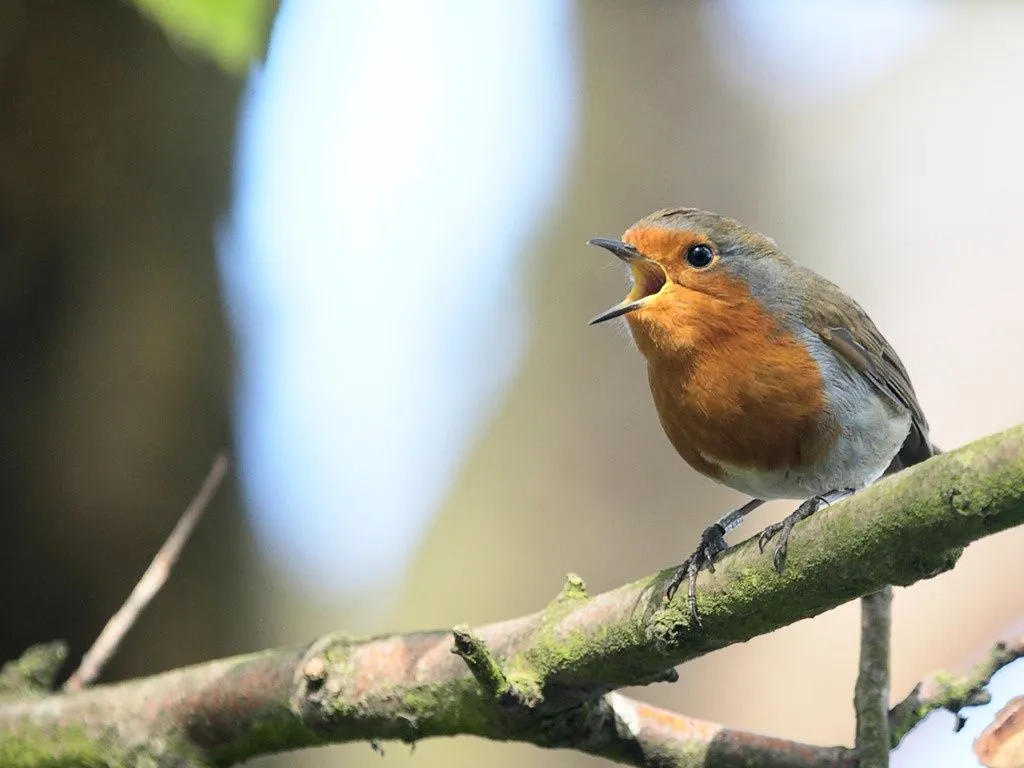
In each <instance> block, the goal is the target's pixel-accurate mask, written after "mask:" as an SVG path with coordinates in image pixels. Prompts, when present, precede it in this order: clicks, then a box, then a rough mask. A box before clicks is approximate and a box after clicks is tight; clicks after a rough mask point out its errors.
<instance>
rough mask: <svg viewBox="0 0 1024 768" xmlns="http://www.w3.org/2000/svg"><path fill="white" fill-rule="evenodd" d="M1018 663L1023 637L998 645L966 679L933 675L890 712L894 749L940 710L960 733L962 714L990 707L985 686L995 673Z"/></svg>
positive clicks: (939, 673) (1023, 652) (1023, 648)
mask: <svg viewBox="0 0 1024 768" xmlns="http://www.w3.org/2000/svg"><path fill="white" fill-rule="evenodd" d="M1018 659H1024V635H1021V636H1020V637H1017V638H1014V639H1013V640H1005V641H1001V642H998V643H996V644H995V645H994V646H993V647H992V650H990V651H989V653H988V655H987V656H986V657H985V658H984V659H982V660H981V661H980V662H979V663H978V664H977V665H976V666H975V667H974V669H972V670H971V671H970V672H969V673H968V674H966V675H962V676H959V677H958V676H956V675H951V674H950V673H948V672H945V671H937V672H933V673H932V674H931V675H929V676H928V677H927V678H925V679H924V680H922V681H921V682H920V683H918V684H917V685H915V686H914V689H913V690H912V691H911V692H910V693H909V694H907V697H906V698H905V699H903V701H901V702H900V703H899V704H897V705H896V706H895V707H893V708H892V709H891V710H889V734H890V739H891V743H892V746H894V747H895V746H896V745H897V744H899V743H900V741H902V740H903V737H904V736H906V735H907V734H908V733H909V732H910V729H911V728H913V727H914V726H915V725H917V724H918V723H919V722H921V721H922V720H924V719H925V718H926V717H928V715H930V714H931V713H932V712H935V711H937V710H939V709H945V710H947V711H948V712H951V713H952V714H953V715H955V716H956V718H957V720H956V730H958V731H959V730H960V728H962V727H963V725H964V722H965V720H964V717H963V716H962V715H961V713H960V710H962V709H963V708H964V707H977V706H980V705H982V704H988V703H989V701H991V699H992V697H991V696H990V694H989V692H988V691H986V690H985V686H987V685H988V684H989V682H990V681H991V680H992V677H993V675H995V674H996V672H998V671H999V670H1001V669H1002V668H1003V667H1005V666H1007V665H1008V664H1012V663H1013V662H1015V661H1017V660H1018Z"/></svg>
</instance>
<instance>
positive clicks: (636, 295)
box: [587, 237, 667, 325]
mask: <svg viewBox="0 0 1024 768" xmlns="http://www.w3.org/2000/svg"><path fill="white" fill-rule="evenodd" d="M587 245H596V246H598V247H600V248H604V249H605V250H606V251H611V252H612V253H613V254H615V255H616V256H618V257H619V258H620V259H622V260H623V261H624V262H626V264H628V265H629V268H630V271H631V272H632V273H633V290H631V291H630V292H629V295H628V296H627V297H626V298H625V299H623V300H622V301H621V302H619V303H618V304H616V305H615V306H614V307H612V308H611V309H607V310H605V311H604V312H602V313H601V314H600V315H598V316H597V317H595V318H594V319H593V320H591V321H590V323H589V325H597V324H598V323H603V322H604V321H605V320H611V319H613V318H616V317H621V316H622V315H625V314H628V313H630V312H634V311H636V310H638V309H640V308H641V307H642V306H643V305H644V302H645V301H646V300H647V299H648V298H649V297H650V296H653V295H654V294H656V293H657V292H658V291H660V290H661V289H662V288H663V287H664V286H665V283H666V282H667V278H666V275H665V270H664V269H662V267H661V265H660V264H658V262H656V261H654V260H652V259H648V258H647V257H646V256H644V255H643V254H642V253H640V251H638V250H637V249H636V248H634V247H633V246H632V245H630V244H629V243H624V242H622V241H621V240H609V239H608V238H606V237H595V238H593V239H592V240H587Z"/></svg>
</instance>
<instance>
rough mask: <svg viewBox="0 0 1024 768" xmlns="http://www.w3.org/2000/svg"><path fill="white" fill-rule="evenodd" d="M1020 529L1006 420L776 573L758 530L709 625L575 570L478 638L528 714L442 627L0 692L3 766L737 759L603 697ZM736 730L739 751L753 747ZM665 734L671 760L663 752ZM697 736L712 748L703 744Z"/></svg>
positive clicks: (798, 758) (656, 591)
mask: <svg viewBox="0 0 1024 768" xmlns="http://www.w3.org/2000/svg"><path fill="white" fill-rule="evenodd" d="M1022 522H1024V427H1016V428H1014V429H1010V430H1007V431H1006V432H1003V433H1001V434H998V435H994V436H991V437H988V438H985V439H983V440H980V441H978V442H976V443H973V444H972V445H969V446H967V447H965V448H962V449H960V450H958V451H954V452H951V453H948V454H943V455H941V456H938V457H936V458H934V459H932V460H930V461H928V462H926V463H925V464H922V465H919V466H916V467H913V468H912V469H909V470H906V471H905V472H901V473H899V474H897V475H895V476H893V477H891V478H887V479H885V480H883V481H881V482H879V483H878V484H876V485H875V486H873V487H871V488H870V489H867V490H866V491H864V492H862V493H861V494H858V495H857V496H855V497H853V498H851V499H848V500H846V501H843V502H841V503H838V504H835V505H833V506H832V507H830V508H828V509H826V510H823V511H822V512H819V513H818V514H817V515H815V516H814V517H812V518H811V519H809V520H807V521H805V522H803V523H801V524H800V525H799V526H797V528H796V529H795V530H794V533H793V536H792V538H791V540H790V547H789V556H788V560H787V564H786V568H785V570H784V571H783V573H781V574H779V573H776V571H775V569H774V568H773V567H772V562H771V558H770V557H766V556H762V555H760V554H759V553H758V552H757V547H756V545H755V544H754V543H753V542H752V541H748V542H745V543H744V544H741V545H739V546H737V547H735V548H734V549H732V550H730V551H729V552H727V553H726V554H725V556H723V557H722V558H721V560H720V561H719V563H718V564H717V567H716V569H715V573H714V574H702V576H701V578H700V581H699V583H698V590H699V600H700V613H701V617H702V622H703V625H702V627H699V628H694V627H691V626H690V624H689V611H688V610H687V606H686V605H685V602H686V601H685V599H684V600H682V601H676V602H674V603H672V604H669V605H666V604H664V603H663V601H662V595H663V591H664V585H665V583H666V581H667V580H668V579H669V578H670V577H671V575H672V569H669V570H666V571H664V572H662V573H659V574H656V575H653V576H651V577H648V578H645V579H642V580H640V581H637V582H635V583H633V584H628V585H626V586H623V587H620V588H619V589H616V590H613V591H611V592H606V593H604V594H600V595H596V596H593V597H591V596H588V595H587V594H586V591H585V589H584V588H583V587H582V582H578V580H575V581H573V580H570V582H569V583H568V584H567V586H566V588H565V589H564V590H563V591H562V593H561V594H560V595H559V596H558V597H557V598H556V599H555V600H553V601H552V603H551V604H550V605H549V606H547V607H546V608H545V609H544V610H542V611H540V612H538V613H535V614H533V615H530V616H525V617H522V618H518V619H512V620H509V621H505V622H501V623H498V624H491V625H488V626H484V627H479V628H477V629H475V630H473V632H472V636H474V637H475V638H478V639H479V641H480V644H481V645H480V646H479V647H480V648H486V649H487V653H488V654H491V655H492V657H491V658H492V660H494V661H495V664H498V662H497V661H496V660H499V659H500V660H501V665H500V666H498V670H499V672H501V674H502V675H503V676H504V677H505V679H506V681H512V682H515V683H518V682H519V681H518V680H514V678H513V672H518V671H520V670H522V671H523V674H524V677H525V678H526V679H528V680H530V681H531V684H532V685H534V686H535V690H536V695H537V701H536V704H535V706H533V707H532V709H531V714H530V716H529V717H508V716H507V712H506V711H505V709H504V708H502V707H501V706H500V704H499V702H498V701H496V700H495V696H494V692H493V691H492V690H491V688H492V687H493V686H492V684H491V682H487V681H488V680H490V681H492V682H493V681H496V680H500V678H497V677H495V676H494V675H492V674H491V673H490V672H488V673H487V674H486V675H484V677H485V683H484V684H481V681H480V680H479V679H478V677H475V676H474V675H473V674H472V673H471V671H470V668H469V667H468V666H467V664H466V663H465V662H464V661H463V660H462V659H460V658H457V657H456V656H455V655H453V654H452V653H451V652H450V650H451V646H452V634H451V633H449V632H440V631H439V632H423V633H415V634H410V635H388V636H381V637H376V638H370V639H367V640H361V641H355V640H352V639H350V638H346V637H342V636H329V637H325V638H322V639H321V640H319V641H317V642H316V643H314V644H313V645H311V646H306V647H303V648H299V649H285V650H276V651H265V652H262V653H257V654H252V655H247V656H241V657H237V658H233V659H225V660H221V661H214V662H209V663H207V664H202V665H198V666H195V667H190V668H186V669H181V670H175V671H172V672H168V673H166V674H164V675H159V676H156V677H150V678H145V679H141V680H133V681H129V682H125V683H121V684H117V685H107V686H97V687H95V688H91V689H87V690H84V691H80V692H74V693H62V694H51V695H46V696H43V697H39V698H30V697H26V698H20V699H0V764H2V765H4V766H10V768H38V767H39V766H43V765H45V766H47V767H48V768H58V767H59V766H63V765H68V766H71V765H74V766H78V765H83V764H85V765H90V766H91V765H96V766H108V765H109V766H114V765H122V764H126V763H129V762H131V763H133V764H134V763H137V762H138V761H139V760H140V758H141V757H145V759H146V760H148V761H149V764H151V765H153V766H172V765H173V766H176V767H179V768H180V766H214V765H216V766H225V765H231V764H234V763H237V762H240V761H242V760H245V759H249V758H252V757H255V756H257V755H262V754H267V753H270V752H275V751H280V750H284V749H295V748H299V747H303V746H309V745H319V744H324V743H329V742H345V741H354V740H371V739H380V740H385V739H400V740H403V741H415V740H418V739H422V738H427V737H430V736H441V735H455V734H472V735H477V736H482V737H485V738H492V739H516V740H521V741H526V742H531V743H534V744H538V745H540V746H544V747H562V748H573V749H578V750H582V751H585V752H589V753H591V754H596V755H602V756H605V757H609V758H611V759H615V760H619V761H622V762H628V763H632V764H635V765H660V766H670V765H671V766H722V767H723V768H724V767H726V766H732V765H739V764H749V763H750V752H749V750H748V751H747V752H746V753H745V755H746V757H744V758H743V760H745V761H746V762H740V761H739V759H738V758H736V757H735V754H734V753H733V752H730V751H729V750H726V749H720V748H718V747H716V745H720V744H721V741H720V740H719V741H716V739H720V737H719V736H718V735H714V736H710V737H709V736H707V734H706V733H705V734H703V735H700V734H694V733H690V732H687V731H686V730H685V729H683V728H679V729H674V730H673V729H672V728H669V729H668V731H667V733H669V734H670V735H669V736H667V737H666V736H665V733H666V732H664V731H662V732H660V733H661V736H660V737H659V738H661V739H662V741H660V742H657V743H658V744H661V745H662V746H660V747H657V746H656V745H655V743H654V742H651V741H650V740H649V739H647V737H645V735H644V734H647V735H648V736H650V734H652V733H654V732H655V731H652V730H651V729H649V728H645V722H647V721H646V720H645V719H644V717H643V716H641V715H640V714H637V711H636V707H632V709H631V708H630V706H626V705H625V704H624V703H623V702H627V701H628V700H625V699H624V698H623V697H619V696H617V695H616V694H611V695H608V692H609V691H611V690H614V689H615V688H619V687H622V686H626V685H632V684H636V683H638V682H641V681H650V680H656V679H664V678H665V672H664V670H666V669H667V668H669V667H673V666H675V665H678V664H680V663H683V662H685V661H688V660H690V659H693V658H696V657H698V656H701V655H703V654H705V653H708V652H710V651H712V650H715V649H718V648H723V647H725V646H727V645H731V644H732V643H736V642H742V641H745V640H749V639H750V638H752V637H755V636H757V635H760V634H764V633H767V632H770V631H772V630H774V629H777V628H779V627H782V626H785V625H788V624H791V623H793V622H795V621H798V620H800V619H804V618H807V617H810V616H814V615H816V614H818V613H821V612H822V611H825V610H828V609H830V608H833V607H835V606H837V605H840V604H842V603H844V602H846V601H848V600H851V599H854V598H858V597H861V596H863V595H866V594H869V593H873V592H877V591H878V590H880V589H882V588H883V587H885V586H887V585H889V584H901V585H902V584H911V583H913V582H914V581H917V580H919V579H923V578H928V577H930V576H934V575H936V574H938V573H941V572H942V571H944V570H947V569H949V568H951V567H952V566H953V565H954V563H955V562H956V559H957V557H958V556H959V554H960V552H961V550H962V549H963V547H965V546H966V545H968V544H969V543H970V542H972V541H974V540H977V539H980V538H982V537H984V536H987V535H989V534H992V533H995V532H997V531H1002V530H1006V529H1008V528H1011V527H1013V526H1016V525H1019V524H1021V523H1022ZM636 706H640V707H642V706H643V705H636ZM652 711H653V710H652ZM665 717H668V718H672V717H675V718H681V716H679V715H672V714H671V713H667V714H666V715H665ZM630 718H632V719H630ZM655 719H657V718H655ZM681 719H682V720H685V718H681ZM709 727H711V728H714V727H713V726H709ZM655 730H656V729H655ZM894 732H896V729H894ZM732 733H733V736H732V737H731V738H732V742H730V743H739V742H742V743H750V741H749V740H750V739H755V738H759V737H753V736H750V735H745V736H737V735H736V734H735V732H732ZM672 734H674V735H672ZM665 738H669V741H670V742H671V743H672V744H673V745H674V747H678V749H676V750H675V752H673V751H672V750H670V749H667V748H664V739H665ZM645 739H647V740H645ZM672 739H675V741H672ZM687 739H689V740H687ZM737 740H738V741H737ZM768 741H771V740H768ZM776 741H777V740H776ZM693 744H703V745H704V746H703V748H702V749H698V750H696V751H695V749H696V748H694V749H691V748H690V747H692V746H693ZM780 744H785V745H788V746H787V747H786V749H783V748H782V747H781V746H779V745H775V746H772V745H770V744H769V745H768V746H765V745H763V744H762V745H761V746H760V747H758V750H759V751H758V752H757V754H758V755H759V756H760V757H759V760H758V761H759V762H760V763H762V764H765V765H792V766H796V765H800V766H819V765H820V766H823V765H836V764H841V763H842V762H843V761H846V762H847V764H849V759H850V753H849V752H848V751H842V750H840V751H836V750H835V749H826V748H815V747H803V746H800V745H792V744H789V743H788V742H780ZM680 745H682V746H680ZM797 747H799V748H797ZM773 750H774V751H773ZM786 750H789V752H787V751H786ZM794 750H795V751H794ZM785 754H792V755H795V756H794V757H792V759H790V758H788V757H780V755H785ZM673 755H675V756H674V757H673Z"/></svg>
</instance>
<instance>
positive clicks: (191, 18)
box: [132, 0, 277, 74]
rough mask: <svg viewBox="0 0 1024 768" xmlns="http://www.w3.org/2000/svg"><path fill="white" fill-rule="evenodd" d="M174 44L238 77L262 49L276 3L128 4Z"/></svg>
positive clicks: (194, 0) (149, 0) (146, 0)
mask: <svg viewBox="0 0 1024 768" xmlns="http://www.w3.org/2000/svg"><path fill="white" fill-rule="evenodd" d="M132 2H133V3H134V4H135V5H136V6H137V7H138V8H139V10H140V11H141V12H142V13H143V15H145V16H147V17H149V18H151V19H153V20H154V21H156V22H157V23H158V24H159V25H160V26H161V27H162V28H163V30H164V31H165V32H166V33H167V36H168V37H169V38H170V39H171V41H172V42H174V43H179V44H182V45H184V46H186V47H188V48H190V49H192V50H196V51H199V52H201V53H202V54H204V55H206V56H208V57H209V58H211V59H213V60H214V61H215V62H217V63H218V64H219V65H220V66H221V67H222V68H223V69H224V70H226V71H227V72H230V73H232V74H240V73H242V72H245V70H246V69H248V67H249V65H250V64H251V63H252V61H253V60H254V59H257V58H261V57H262V56H263V53H264V51H265V49H266V44H267V34H268V31H269V28H270V23H271V20H272V19H273V17H274V13H275V11H276V10H277V2H276V0H132Z"/></svg>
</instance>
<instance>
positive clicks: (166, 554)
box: [64, 456, 228, 691]
mask: <svg viewBox="0 0 1024 768" xmlns="http://www.w3.org/2000/svg"><path fill="white" fill-rule="evenodd" d="M227 470H228V459H227V457H226V456H218V457H217V458H216V459H215V460H214V462H213V466H211V467H210V471H209V473H208V474H207V475H206V479H205V480H204V481H203V484H202V485H201V486H200V488H199V491H198V493H196V496H195V498H194V499H192V502H191V503H190V504H189V505H188V506H187V507H186V508H185V511H184V512H183V513H182V515H181V518H179V520H178V522H177V524H176V525H175V526H174V530H172V531H171V535H170V536H168V537H167V540H166V541H165V542H164V543H163V546H161V547H160V549H159V551H158V552H157V553H156V556H155V557H154V558H153V562H151V563H150V564H149V567H148V568H147V569H146V572H145V573H143V574H142V578H141V579H139V582H138V583H137V584H136V585H135V588H134V589H133V590H132V592H131V594H130V595H128V599H127V600H126V601H125V603H124V605H122V606H121V607H120V608H119V609H118V611H117V613H115V614H114V615H113V616H111V617H110V621H108V622H107V624H106V626H105V627H103V631H102V632H100V635H99V637H97V638H96V642H94V643H93V644H92V647H91V648H90V649H89V650H88V651H87V652H86V654H85V655H84V656H83V657H82V662H81V663H80V664H79V665H78V669H76V670H75V671H74V673H73V674H72V675H71V677H69V678H68V680H67V682H66V683H64V690H66V691H77V690H80V689H82V688H84V687H86V686H87V685H90V684H91V683H92V682H93V681H94V680H95V679H96V678H97V677H98V676H99V674H100V672H102V671H103V667H104V666H106V664H107V662H108V661H110V659H111V657H112V656H113V655H114V654H115V653H116V652H117V649H118V646H120V645H121V641H122V640H123V639H124V636H125V635H126V634H127V633H128V630H129V629H131V628H132V625H133V624H135V622H136V620H137V619H138V618H139V614H141V613H142V611H143V610H145V608H146V606H147V605H149V603H150V601H151V600H152V599H153V598H154V597H156V594H157V593H158V592H159V591H160V589H161V588H162V587H163V585H164V584H165V583H166V581H167V577H168V576H170V575H171V569H172V568H174V565H175V563H177V562H178V558H179V557H180V556H181V551H182V549H184V547H185V544H187V543H188V540H189V537H190V536H191V535H192V531H194V530H195V527H196V525H197V524H198V523H199V520H200V519H201V518H202V516H203V513H204V512H205V511H206V508H207V507H208V506H209V504H210V501H211V500H212V499H213V495H214V494H215V493H216V492H217V488H218V486H220V483H221V480H223V479H224V475H225V473H226V472H227Z"/></svg>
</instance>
